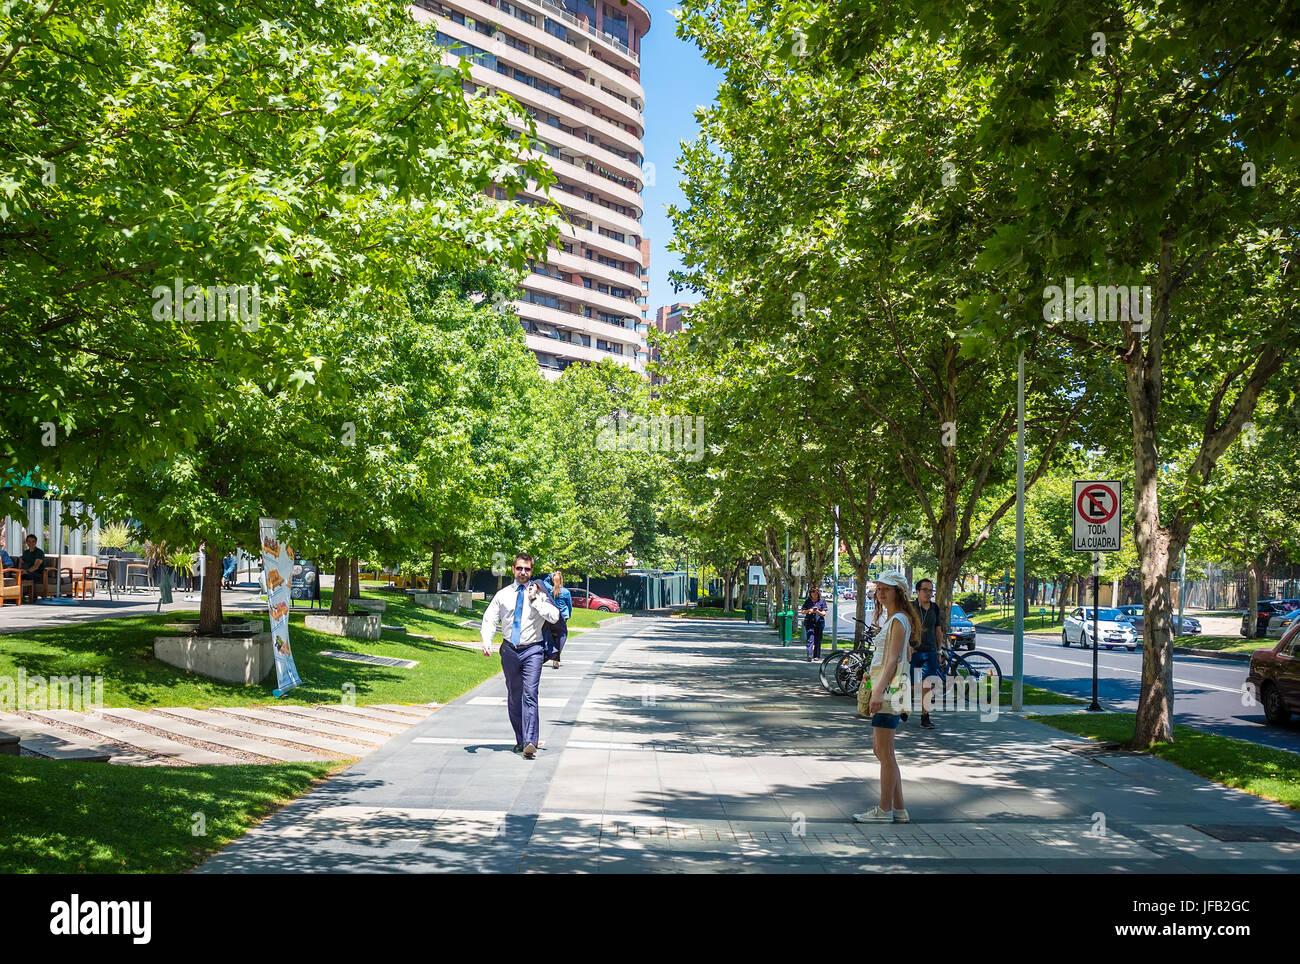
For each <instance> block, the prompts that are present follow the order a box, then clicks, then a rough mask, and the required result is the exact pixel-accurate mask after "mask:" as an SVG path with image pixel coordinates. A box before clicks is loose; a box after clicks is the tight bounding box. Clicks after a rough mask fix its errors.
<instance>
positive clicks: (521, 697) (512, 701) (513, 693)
mask: <svg viewBox="0 0 1300 964" xmlns="http://www.w3.org/2000/svg"><path fill="white" fill-rule="evenodd" d="M501 669H502V670H504V671H505V674H506V694H507V695H506V706H507V708H508V709H509V711H510V725H511V726H513V727H514V728H515V742H516V743H531V744H532V745H533V746H537V725H538V724H537V684H538V682H539V681H540V680H541V678H542V644H541V643H533V644H532V645H531V646H526V647H524V648H523V652H521V653H516V652H515V651H514V650H513V649H511V648H510V644H509V643H502V644H501Z"/></svg>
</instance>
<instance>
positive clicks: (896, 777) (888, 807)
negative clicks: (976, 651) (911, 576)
mask: <svg viewBox="0 0 1300 964" xmlns="http://www.w3.org/2000/svg"><path fill="white" fill-rule="evenodd" d="M875 582H876V619H875V625H876V626H882V625H883V628H882V629H881V630H880V633H879V635H877V636H876V647H875V652H874V653H873V654H872V657H871V670H870V675H869V677H868V679H869V680H870V685H871V698H870V700H869V702H868V704H867V712H869V713H870V714H871V748H872V750H873V752H874V753H875V755H876V759H877V760H879V761H880V803H879V804H878V805H877V806H875V807H872V808H871V809H870V810H868V811H866V812H865V813H855V814H854V815H853V820H854V822H855V823H907V822H908V820H909V819H910V818H909V817H908V814H907V809H906V806H905V804H904V803H903V775H902V771H900V770H899V768H898V758H897V756H896V755H895V753H894V734H895V733H896V732H897V730H898V724H899V722H900V720H901V719H902V704H903V702H904V701H905V699H906V693H907V663H906V661H905V659H904V654H905V652H906V650H907V644H908V641H909V640H910V641H911V642H912V643H916V642H917V640H918V639H919V638H920V635H921V620H920V617H919V616H917V614H916V607H915V606H913V605H912V598H911V596H912V594H911V593H910V592H909V589H910V588H911V587H910V586H908V584H907V578H906V577H905V576H904V575H903V574H902V573H901V572H897V571H894V572H886V573H884V574H883V575H882V576H881V577H880V578H879V579H877V580H876V581H875ZM882 615H883V617H884V619H883V624H882ZM900 670H901V672H900Z"/></svg>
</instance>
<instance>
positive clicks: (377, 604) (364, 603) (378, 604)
mask: <svg viewBox="0 0 1300 964" xmlns="http://www.w3.org/2000/svg"><path fill="white" fill-rule="evenodd" d="M348 605H349V606H351V607H352V608H354V609H369V610H370V611H371V612H372V613H382V612H383V611H384V610H385V609H386V608H388V600H387V599H349V600H348Z"/></svg>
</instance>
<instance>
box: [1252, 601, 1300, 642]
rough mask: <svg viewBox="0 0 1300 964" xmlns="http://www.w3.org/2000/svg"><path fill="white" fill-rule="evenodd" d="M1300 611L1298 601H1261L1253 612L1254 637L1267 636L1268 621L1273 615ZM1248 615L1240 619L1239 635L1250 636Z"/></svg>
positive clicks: (1299, 602)
mask: <svg viewBox="0 0 1300 964" xmlns="http://www.w3.org/2000/svg"><path fill="white" fill-rule="evenodd" d="M1297 609H1300V599H1261V600H1260V601H1259V606H1258V608H1257V609H1256V610H1255V636H1256V637H1261V636H1267V635H1268V621H1269V619H1270V618H1271V617H1272V616H1273V615H1274V614H1275V613H1283V614H1285V613H1289V612H1294V611H1295V610H1297ZM1249 617H1250V613H1243V614H1242V617H1241V635H1243V636H1248V635H1250V632H1249V630H1250V619H1249Z"/></svg>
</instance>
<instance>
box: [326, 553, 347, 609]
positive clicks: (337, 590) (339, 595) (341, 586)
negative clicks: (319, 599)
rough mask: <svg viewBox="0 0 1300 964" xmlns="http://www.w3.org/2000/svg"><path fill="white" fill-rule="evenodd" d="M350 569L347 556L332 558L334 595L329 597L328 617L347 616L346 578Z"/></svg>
mask: <svg viewBox="0 0 1300 964" xmlns="http://www.w3.org/2000/svg"><path fill="white" fill-rule="evenodd" d="M351 572H352V567H351V566H350V565H348V557H347V556H335V557H334V595H333V596H331V597H330V615H331V616H346V615H347V614H348V576H349V575H350V574H351Z"/></svg>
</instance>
